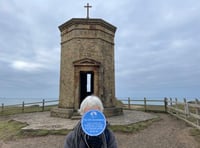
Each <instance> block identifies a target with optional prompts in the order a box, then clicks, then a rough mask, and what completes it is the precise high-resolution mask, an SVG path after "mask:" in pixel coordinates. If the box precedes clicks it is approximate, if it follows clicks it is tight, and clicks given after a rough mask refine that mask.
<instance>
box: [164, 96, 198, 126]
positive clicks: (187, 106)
mask: <svg viewBox="0 0 200 148" xmlns="http://www.w3.org/2000/svg"><path fill="white" fill-rule="evenodd" d="M165 101H166V102H167V112H168V113H169V114H171V115H173V116H176V117H177V118H179V119H181V120H184V121H185V122H187V123H188V124H190V125H192V126H194V127H196V128H198V129H199V130H200V102H199V100H198V99H195V101H187V100H186V99H184V102H180V101H178V99H175V100H173V99H171V98H170V99H165Z"/></svg>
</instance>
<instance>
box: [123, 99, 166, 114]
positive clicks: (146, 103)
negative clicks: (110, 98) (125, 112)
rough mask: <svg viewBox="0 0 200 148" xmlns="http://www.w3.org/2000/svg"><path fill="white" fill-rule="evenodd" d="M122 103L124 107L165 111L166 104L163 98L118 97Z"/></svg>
mask: <svg viewBox="0 0 200 148" xmlns="http://www.w3.org/2000/svg"><path fill="white" fill-rule="evenodd" d="M119 100H120V101H121V102H123V104H124V108H128V109H138V110H144V111H159V112H166V111H167V104H166V101H165V99H158V100H157V99H147V98H144V99H131V98H127V99H119Z"/></svg>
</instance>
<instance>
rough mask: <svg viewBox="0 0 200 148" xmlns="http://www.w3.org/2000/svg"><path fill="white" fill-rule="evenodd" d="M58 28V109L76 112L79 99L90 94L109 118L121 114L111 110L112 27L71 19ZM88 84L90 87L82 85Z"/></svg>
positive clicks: (105, 24) (90, 20) (112, 80)
mask: <svg viewBox="0 0 200 148" xmlns="http://www.w3.org/2000/svg"><path fill="white" fill-rule="evenodd" d="M59 29H60V32H61V66H60V96H59V108H61V109H65V110H67V109H70V110H71V109H73V110H75V111H76V110H78V108H79V106H80V103H81V102H82V100H83V99H84V98H85V97H86V96H87V95H91V94H93V95H96V96H98V97H99V98H100V99H101V100H102V102H103V105H104V107H105V108H106V110H108V111H107V113H108V114H109V116H111V115H115V114H120V113H122V109H116V108H115V107H116V99H115V75H114V71H115V70H114V36H115V31H116V27H115V26H113V25H111V24H109V23H107V22H106V21H104V20H102V19H77V18H74V19H71V20H69V21H67V22H66V23H64V24H62V25H61V26H59ZM89 76H90V78H88V77H89ZM88 79H89V80H88ZM88 81H89V82H88ZM88 83H90V86H86V85H89V84H88ZM55 111H59V110H58V109H57V110H54V113H52V115H53V116H54V115H56V116H57V113H55ZM61 112H62V111H61ZM68 113H69V114H70V115H67V117H70V116H71V112H68ZM58 114H59V113H58Z"/></svg>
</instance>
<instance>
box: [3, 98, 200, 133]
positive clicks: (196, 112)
mask: <svg viewBox="0 0 200 148" xmlns="http://www.w3.org/2000/svg"><path fill="white" fill-rule="evenodd" d="M119 100H120V101H121V102H123V107H124V108H127V109H137V110H144V111H159V112H160V111H162V112H167V113H169V114H171V115H173V116H176V117H177V118H179V119H181V120H184V121H185V122H187V123H189V124H190V125H192V126H194V127H196V128H198V129H200V101H199V100H198V99H196V100H195V101H187V100H186V99H184V101H183V102H181V101H178V99H174V100H173V99H171V98H170V99H167V98H164V99H159V100H156V99H147V98H144V99H131V98H126V99H119ZM55 105H58V100H51V101H45V100H44V99H43V100H42V101H41V102H32V103H25V102H24V101H23V102H22V104H15V105H6V106H5V105H4V104H3V103H2V105H1V108H0V115H6V114H14V113H24V112H36V111H47V110H50V108H51V107H52V106H55Z"/></svg>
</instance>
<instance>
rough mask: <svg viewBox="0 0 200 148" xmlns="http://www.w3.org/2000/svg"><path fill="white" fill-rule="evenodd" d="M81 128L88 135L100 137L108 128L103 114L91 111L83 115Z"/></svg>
mask: <svg viewBox="0 0 200 148" xmlns="http://www.w3.org/2000/svg"><path fill="white" fill-rule="evenodd" d="M81 127H82V129H83V131H84V132H85V133H86V134H87V135H89V136H98V135H100V134H101V133H103V131H104V130H105V128H106V118H105V116H104V114H103V113H102V112H100V111H98V110H90V111H88V112H86V113H85V114H84V115H83V117H82V119H81Z"/></svg>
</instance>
